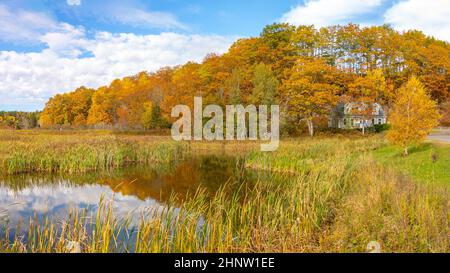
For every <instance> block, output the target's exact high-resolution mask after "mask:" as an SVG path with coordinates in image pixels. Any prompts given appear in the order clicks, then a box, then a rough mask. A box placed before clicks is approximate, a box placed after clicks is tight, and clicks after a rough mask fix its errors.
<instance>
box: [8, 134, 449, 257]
mask: <svg viewBox="0 0 450 273" xmlns="http://www.w3.org/2000/svg"><path fill="white" fill-rule="evenodd" d="M7 137H8V136H6V138H7ZM27 137H28V136H27ZM82 137H86V138H87V139H88V140H89V139H90V138H91V136H82ZM103 137H105V138H106V139H108V138H111V136H110V135H107V134H106V135H104V136H100V138H103ZM113 137H114V136H113ZM25 138H26V137H25ZM31 138H33V137H31ZM2 139H3V140H4V139H5V136H1V135H0V140H2ZM114 140H115V141H117V139H116V138H115V137H114ZM145 140H146V142H150V139H149V138H147V137H145ZM7 141H16V140H11V139H9V140H7ZM72 141H73V140H72ZM89 141H97V140H92V139H91V140H89ZM126 141H131V143H134V144H130V145H142V144H136V143H139V142H140V141H144V139H142V138H140V137H138V136H132V139H130V138H128V139H126ZM23 142H25V143H26V140H25V141H23ZM57 142H58V141H57ZM61 142H64V143H66V140H61ZM74 142H75V144H76V143H78V140H76V141H74ZM100 142H101V143H103V145H108V144H106V143H105V142H108V141H103V140H102V141H100ZM161 142H162V141H161V140H158V141H155V143H156V144H158V143H161ZM0 143H2V142H1V141H0ZM118 143H119V144H117V143H116V144H114V145H117V146H113V147H114V149H117V151H118V152H117V153H118V155H117V158H119V159H117V158H116V157H115V156H113V157H112V158H113V159H111V160H110V161H108V160H102V159H100V158H103V157H102V156H100V157H99V156H97V155H94V153H95V152H97V153H98V151H97V150H90V149H101V148H98V147H101V146H102V145H91V146H89V144H87V145H88V147H89V148H86V147H84V146H83V147H84V149H87V150H83V148H79V147H78V148H73V147H76V145H74V146H72V145H70V146H69V147H70V148H69V147H67V146H65V144H61V145H63V147H64V148H63V151H66V150H64V149H68V150H69V151H71V152H73V153H74V155H77V154H78V155H80V154H92V156H93V158H94V159H92V161H88V162H93V163H89V164H87V163H86V164H87V165H86V166H87V167H85V168H86V169H90V168H91V167H92V166H94V167H96V168H100V166H108V165H109V164H108V163H107V162H114V163H113V164H112V165H113V166H114V165H115V164H116V162H117V165H120V164H119V163H120V162H126V161H128V160H130V161H132V162H135V161H136V162H137V161H140V160H142V161H147V160H156V161H161V162H167V161H170V160H172V159H173V158H174V157H173V155H177V153H178V152H179V153H181V154H183V153H184V151H185V150H182V151H178V150H177V149H178V148H173V147H172V148H170V149H168V148H167V147H166V146H155V145H153V144H146V145H152V146H151V147H152V148H151V149H146V150H145V148H144V152H143V151H139V152H131V151H130V147H134V146H126V147H124V148H120V146H121V145H122V142H120V141H119V142H118ZM127 143H128V142H127ZM24 145H25V144H24ZM42 145H44V144H42ZM80 145H86V144H80ZM123 145H128V144H123ZM161 145H167V144H166V143H163V144H161ZM187 145H189V146H191V149H195V145H200V148H204V147H207V148H208V149H210V148H211V147H213V145H214V144H213V143H209V144H187ZM216 145H223V144H222V143H219V144H216ZM384 145H385V144H384V141H383V140H382V139H381V138H379V137H366V138H356V139H349V138H322V139H300V140H287V141H283V142H282V145H281V147H280V149H279V150H278V151H276V152H274V153H261V152H259V151H257V150H253V151H251V152H250V153H248V154H246V156H244V157H242V159H241V160H238V161H237V162H239V164H236V167H235V168H236V170H235V172H237V173H239V172H242V171H243V170H244V169H256V170H260V171H262V170H267V171H270V173H271V175H273V179H264V180H260V181H257V182H255V183H253V184H251V185H249V184H248V183H242V181H240V179H235V180H230V181H229V182H228V183H227V184H226V185H223V186H222V187H221V188H220V189H219V190H218V191H217V192H216V193H215V194H214V195H212V196H211V194H210V193H208V192H207V191H206V190H205V189H202V188H199V189H198V190H197V191H196V192H194V193H190V194H189V195H190V196H189V197H188V198H187V197H184V198H182V199H183V200H184V201H183V202H178V200H179V199H180V198H181V197H179V196H175V195H174V196H172V197H171V198H170V200H169V201H168V202H167V205H166V206H165V207H163V208H161V207H158V208H148V210H147V212H146V213H144V214H142V215H140V217H139V220H138V221H137V223H134V222H133V221H131V219H129V218H127V217H124V218H120V219H118V218H117V217H116V216H115V215H114V210H113V204H112V203H111V202H108V201H106V200H101V201H100V204H99V209H98V211H97V213H96V214H95V215H87V213H86V211H83V210H75V211H73V212H71V213H70V214H69V216H68V217H67V218H66V219H63V220H60V221H56V222H55V221H54V220H52V219H48V218H44V219H42V220H40V221H38V220H37V219H31V220H30V222H29V224H28V226H27V230H28V232H27V235H26V236H24V235H20V234H12V231H13V230H9V231H8V229H7V232H6V236H5V237H4V238H3V239H0V252H67V251H68V249H67V243H68V242H71V241H75V242H78V243H79V244H80V246H81V251H82V252H88V253H90V252H364V251H365V249H366V246H367V244H368V243H369V242H370V241H378V242H379V243H380V244H381V245H382V251H383V252H448V251H450V238H449V236H448V235H449V234H450V228H449V219H450V218H449V217H450V210H449V206H450V199H449V196H450V195H449V192H448V188H447V187H441V185H427V184H417V183H415V182H414V181H412V180H411V178H409V177H408V176H405V175H403V174H401V173H399V172H397V171H396V170H394V169H392V168H389V167H386V166H383V165H380V164H378V163H377V162H376V161H375V160H374V159H373V157H372V153H373V150H375V149H377V148H380V147H383V146H384ZM44 146H45V145H44ZM94 147H95V148H94ZM107 147H108V150H109V149H112V150H114V149H113V148H111V147H109V146H107ZM139 147H141V146H139ZM142 147H147V146H145V145H144V146H142ZM148 147H150V146H148ZM155 147H156V148H155ZM158 147H159V148H158ZM174 147H175V146H174ZM193 147H194V148H193ZM219 147H220V148H218V149H222V148H223V146H219ZM254 147H258V146H257V145H254ZM134 148H136V147H134ZM20 149H22V150H20ZM20 149H19V150H20V151H24V150H23V148H20ZM72 149H74V150H72ZM78 149H80V150H78ZM171 149H172V150H171ZM181 149H184V147H182V148H181ZM224 149H229V150H231V151H233V152H235V151H239V150H240V146H239V145H229V146H228V147H225V148H224ZM243 149H244V148H243ZM78 151H79V152H78ZM94 151H95V152H94ZM168 151H170V152H169V153H170V155H166V154H167V153H168ZM35 153H36V158H38V155H40V156H42V152H35ZM137 153H139V154H137ZM57 154H58V153H56V152H55V153H54V154H53V153H52V155H53V156H52V157H51V158H53V159H54V160H55V161H56V162H58V163H57V166H59V167H58V169H60V170H72V168H75V167H72V166H74V165H71V164H72V163H64V162H66V161H64V159H61V160H59V159H57V158H56V155H57ZM68 157H69V158H72V157H71V156H67V155H65V156H63V157H62V158H68ZM7 158H8V159H10V158H11V157H7ZM13 158H14V157H13ZM74 158H76V159H75V160H74V162H85V161H86V159H85V158H84V157H83V158H81V159H79V158H77V157H76V156H74ZM24 160H25V161H26V162H35V161H32V160H31V161H28V160H30V159H24ZM35 160H37V159H35ZM6 162H10V161H6ZM45 162H47V161H45ZM51 162H54V161H51ZM99 162H100V163H99ZM27 164H28V165H27ZM27 164H25V165H24V166H25V167H23V166H22V165H20V166H21V167H20V168H17V169H18V170H23V169H25V170H34V167H33V168H31V167H26V166H36V163H33V164H31V163H27ZM52 164H53V163H52ZM58 164H59V165H58ZM83 164H84V163H83ZM43 166H47V165H46V164H44V165H43ZM52 166H53V165H52ZM38 169H39V168H38ZM44 169H45V168H44ZM75 170H78V169H76V168H75ZM236 177H239V176H236ZM280 178H281V179H280ZM16 230H19V229H16ZM11 238H12V239H11Z"/></svg>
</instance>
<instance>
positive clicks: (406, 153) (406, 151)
mask: <svg viewBox="0 0 450 273" xmlns="http://www.w3.org/2000/svg"><path fill="white" fill-rule="evenodd" d="M403 155H404V156H408V147H405V148H403Z"/></svg>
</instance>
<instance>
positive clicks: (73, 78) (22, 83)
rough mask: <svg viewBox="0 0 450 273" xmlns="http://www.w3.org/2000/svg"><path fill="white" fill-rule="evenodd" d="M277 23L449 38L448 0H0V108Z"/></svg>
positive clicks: (195, 57)
mask: <svg viewBox="0 0 450 273" xmlns="http://www.w3.org/2000/svg"><path fill="white" fill-rule="evenodd" d="M275 22H288V23H291V24H294V25H302V24H307V25H311V24H314V25H316V26H317V27H321V26H328V25H335V24H347V23H350V22H352V23H356V24H360V25H363V26H370V25H380V24H390V25H391V26H392V27H393V28H394V29H397V30H399V31H404V30H408V29H419V30H421V31H423V32H424V33H425V34H427V35H430V36H434V37H436V38H439V39H442V40H446V41H450V0H272V1H269V0H226V1H225V0H214V1H211V0H192V1H186V0H184V1H183V0H146V1H144V0H127V1H125V0H109V1H101V0H0V111H1V110H6V111H11V110H21V111H34V110H42V109H43V107H44V106H45V102H46V101H47V100H48V99H49V98H50V97H51V96H53V95H55V94H57V93H63V92H69V91H73V90H74V89H75V88H77V87H79V86H86V87H91V88H97V87H99V86H102V85H107V84H109V83H110V82H111V81H112V80H113V79H115V78H122V77H125V76H131V75H133V74H136V73H138V72H140V71H150V72H151V71H155V70H157V69H159V68H161V67H164V66H173V65H179V64H183V63H185V62H187V61H201V60H202V59H203V58H204V57H205V56H206V55H207V54H208V53H218V54H220V53H224V52H226V51H227V49H228V48H229V46H230V45H231V44H232V43H233V42H234V41H236V40H237V39H239V38H243V37H251V36H257V35H259V33H260V32H261V30H262V29H263V27H264V26H265V25H268V24H271V23H275Z"/></svg>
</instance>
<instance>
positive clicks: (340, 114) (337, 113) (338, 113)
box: [331, 102, 386, 118]
mask: <svg viewBox="0 0 450 273" xmlns="http://www.w3.org/2000/svg"><path fill="white" fill-rule="evenodd" d="M374 106H375V108H376V109H377V113H376V114H374V115H372V116H373V117H376V118H377V117H380V118H384V117H386V114H385V112H384V109H383V107H382V106H381V105H380V104H379V103H374ZM353 107H355V103H354V102H347V103H344V102H340V103H338V104H337V105H336V107H334V108H333V109H332V111H331V116H333V117H337V118H344V117H358V116H360V115H358V114H352V113H351V109H352V108H353ZM346 109H347V111H346Z"/></svg>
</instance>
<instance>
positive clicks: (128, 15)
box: [110, 6, 187, 29]
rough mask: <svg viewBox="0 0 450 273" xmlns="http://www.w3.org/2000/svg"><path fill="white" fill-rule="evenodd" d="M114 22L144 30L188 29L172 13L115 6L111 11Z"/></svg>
mask: <svg viewBox="0 0 450 273" xmlns="http://www.w3.org/2000/svg"><path fill="white" fill-rule="evenodd" d="M110 13H111V14H110V16H111V17H112V19H113V20H115V21H118V22H120V23H122V24H125V25H131V26H134V27H142V28H163V29H187V27H186V26H185V25H184V24H182V23H181V22H179V21H178V19H177V18H176V17H175V16H174V15H173V14H171V13H167V12H161V11H145V10H143V9H138V8H134V7H125V6H114V7H112V9H111V11H110Z"/></svg>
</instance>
